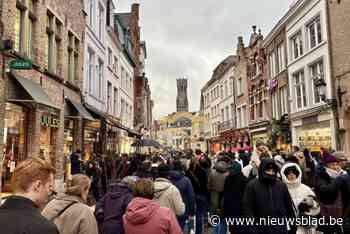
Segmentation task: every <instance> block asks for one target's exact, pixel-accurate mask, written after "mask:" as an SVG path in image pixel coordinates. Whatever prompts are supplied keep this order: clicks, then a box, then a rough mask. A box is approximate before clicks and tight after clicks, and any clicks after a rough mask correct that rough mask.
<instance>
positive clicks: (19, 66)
mask: <svg viewBox="0 0 350 234" xmlns="http://www.w3.org/2000/svg"><path fill="white" fill-rule="evenodd" d="M10 68H11V69H16V70H31V69H32V68H33V63H32V62H31V61H30V60H24V59H14V60H12V61H11V62H10Z"/></svg>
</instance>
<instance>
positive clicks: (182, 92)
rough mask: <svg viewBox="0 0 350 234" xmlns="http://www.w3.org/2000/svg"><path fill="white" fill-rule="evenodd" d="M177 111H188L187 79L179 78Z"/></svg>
mask: <svg viewBox="0 0 350 234" xmlns="http://www.w3.org/2000/svg"><path fill="white" fill-rule="evenodd" d="M176 82H177V97H176V112H188V100H187V79H186V78H182V79H177V80H176Z"/></svg>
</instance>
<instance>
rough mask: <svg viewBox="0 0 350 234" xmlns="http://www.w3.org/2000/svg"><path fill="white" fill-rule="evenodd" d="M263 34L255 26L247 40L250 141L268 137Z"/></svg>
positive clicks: (267, 104) (266, 80) (268, 122)
mask: <svg viewBox="0 0 350 234" xmlns="http://www.w3.org/2000/svg"><path fill="white" fill-rule="evenodd" d="M262 43H263V36H262V34H261V32H260V30H259V32H258V33H257V32H256V26H253V32H252V34H251V36H250V40H249V47H248V48H249V59H248V79H247V84H248V94H249V132H250V136H251V141H252V142H251V143H252V145H253V146H254V145H255V143H256V142H257V141H267V140H268V139H269V137H268V133H269V131H270V130H269V127H268V126H269V124H270V115H271V112H270V110H271V108H270V103H269V100H270V99H269V96H268V79H267V71H266V68H267V67H266V55H265V50H264V48H263V44H262Z"/></svg>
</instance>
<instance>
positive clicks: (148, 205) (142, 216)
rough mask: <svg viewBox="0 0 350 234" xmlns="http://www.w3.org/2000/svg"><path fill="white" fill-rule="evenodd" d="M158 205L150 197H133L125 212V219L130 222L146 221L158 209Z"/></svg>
mask: <svg viewBox="0 0 350 234" xmlns="http://www.w3.org/2000/svg"><path fill="white" fill-rule="evenodd" d="M159 208H160V205H159V204H158V203H157V202H155V201H153V200H150V199H146V198H141V197H136V198H134V199H133V200H132V201H131V202H130V204H129V205H128V208H127V209H126V212H125V215H124V216H125V219H126V220H127V221H128V222H129V223H131V224H136V225H137V224H144V223H147V222H148V221H149V220H150V219H151V218H152V217H153V216H154V215H155V214H156V213H157V211H158V210H159Z"/></svg>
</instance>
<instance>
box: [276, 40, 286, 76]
mask: <svg viewBox="0 0 350 234" xmlns="http://www.w3.org/2000/svg"><path fill="white" fill-rule="evenodd" d="M284 69H285V61H284V44H283V43H281V44H280V45H279V46H278V47H277V56H276V74H278V73H280V72H281V71H283V70H284Z"/></svg>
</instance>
